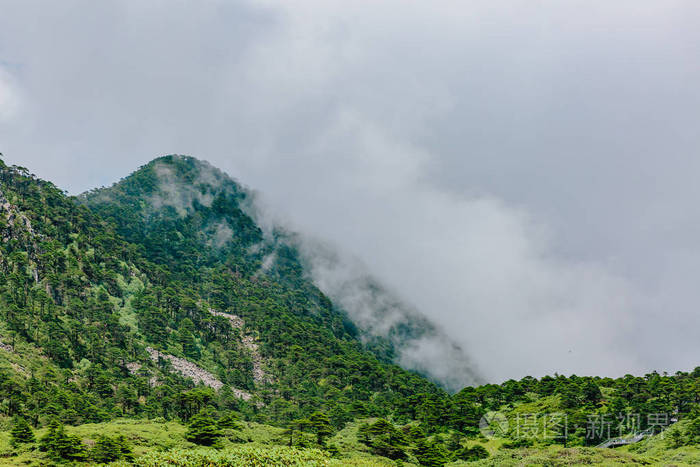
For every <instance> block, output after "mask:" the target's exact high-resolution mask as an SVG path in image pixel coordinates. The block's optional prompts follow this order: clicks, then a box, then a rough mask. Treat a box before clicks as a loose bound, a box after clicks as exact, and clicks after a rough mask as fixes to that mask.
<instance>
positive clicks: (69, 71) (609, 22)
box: [0, 0, 700, 381]
mask: <svg viewBox="0 0 700 467" xmlns="http://www.w3.org/2000/svg"><path fill="white" fill-rule="evenodd" d="M699 26H700V6H698V5H697V3H696V2H692V1H665V2H655V1H639V0H637V1H631V0H629V1H619V2H606V1H586V2H584V1H567V2H562V1H538V2H532V1H516V0H513V1H510V2H500V3H494V2H487V1H474V2H447V1H444V2H443V1H435V2H417V1H415V2H414V1H398V0H396V1H372V2H369V1H356V2H336V1H296V0H287V1H284V2H283V1H274V0H267V1H243V2H233V1H208V2H198V3H188V2H177V3H173V2H165V1H161V2H158V1H151V2H141V1H134V2H126V1H125V2H109V1H104V2H99V3H98V2H89V1H84V2H75V1H64V2H60V3H54V2H51V3H50V2H32V1H21V2H20V1H7V0H0V152H2V153H4V158H5V161H6V162H7V163H14V164H19V165H22V166H26V167H28V168H29V169H30V171H32V172H34V173H36V174H37V175H39V176H41V177H42V178H46V179H49V180H52V181H53V182H55V183H56V184H57V185H58V186H60V187H61V188H65V189H66V190H68V191H69V192H70V193H74V194H77V193H80V192H82V191H84V190H87V189H90V188H93V187H96V186H100V185H106V184H110V183H112V182H114V181H116V180H118V179H119V178H120V177H123V176H125V175H127V174H128V173H129V172H131V171H133V170H134V169H136V168H137V167H138V166H139V165H142V164H144V163H146V162H147V161H149V160H150V159H152V158H154V157H157V156H159V155H163V154H170V153H179V154H190V155H193V156H195V157H198V158H201V159H206V160H208V161H209V162H211V163H212V164H213V165H214V166H217V167H220V168H221V169H223V170H225V171H226V172H227V173H229V174H230V175H232V176H234V177H235V178H237V179H238V180H240V181H242V182H243V183H245V184H246V185H248V186H250V187H252V188H253V189H255V190H256V191H257V192H258V193H259V194H260V195H259V196H260V198H261V199H262V202H263V203H264V204H265V206H266V209H268V210H269V211H270V212H271V215H273V217H274V218H275V219H280V220H281V221H282V222H284V223H285V224H286V225H288V226H289V227H290V228H291V229H293V230H296V231H298V232H300V233H301V234H302V236H305V237H309V238H315V239H322V240H323V242H325V243H326V244H327V245H330V246H331V248H332V249H335V250H337V251H338V252H339V253H338V254H339V256H340V257H341V258H342V259H343V260H342V262H341V263H340V266H337V267H334V272H333V274H335V276H334V277H336V278H338V277H340V278H344V279H343V280H336V279H332V280H329V279H328V277H329V276H327V275H325V276H324V274H323V272H324V270H323V269H319V268H318V266H317V267H316V269H315V270H314V272H313V275H314V277H315V278H316V280H317V282H318V283H319V285H320V286H321V287H322V288H324V287H325V288H326V289H327V291H328V292H329V293H330V294H331V295H338V294H339V293H340V292H342V288H343V287H342V284H344V283H347V281H352V280H353V278H357V277H364V275H365V274H369V275H371V276H372V277H374V278H376V280H377V281H379V282H380V283H382V284H384V285H385V286H386V288H387V290H390V291H391V293H392V294H394V295H395V296H396V297H397V298H398V299H400V300H401V301H402V302H403V303H405V304H407V306H409V307H410V308H411V309H415V310H417V311H418V312H420V313H422V314H424V315H425V316H426V317H427V318H428V319H430V320H431V321H432V322H434V323H435V324H436V325H437V326H438V327H439V328H440V329H442V330H443V331H444V332H445V333H446V334H447V335H449V337H450V339H452V340H453V341H455V342H456V343H457V344H458V345H459V346H460V347H461V348H462V349H463V350H464V352H465V353H466V354H467V355H468V356H469V359H470V360H472V361H473V362H475V365H476V366H477V367H478V369H479V371H480V373H481V374H482V375H483V376H484V378H486V379H487V380H489V381H501V380H504V379H507V378H511V377H512V378H519V377H522V376H525V375H533V376H542V375H544V374H547V373H553V372H559V373H562V374H571V373H576V374H579V375H582V374H601V375H622V374H625V373H643V372H646V371H649V370H652V369H657V370H660V371H663V370H667V371H671V372H672V371H676V370H688V369H691V368H693V367H694V366H696V365H697V364H698V361H697V355H699V354H700V341H699V340H698V339H697V334H698V331H697V330H698V329H699V327H700V314H698V312H697V311H696V307H697V306H698V299H699V298H700V293H699V292H698V290H697V286H696V285H695V282H696V278H697V277H698V276H699V274H700V248H699V247H700V235H698V234H699V233H700V204H699V203H698V202H697V200H698V199H700V196H699V195H700V193H699V192H698V191H700V185H699V184H698V183H697V178H698V175H699V174H700V158H699V157H697V154H698V148H699V147H700V144H699V143H700V132H698V131H697V122H698V121H700V84H698V83H700V59H698V57H699V56H700V27H699ZM308 254H309V255H310V256H309V257H310V258H311V260H313V250H311V251H309V252H308ZM358 265H359V266H358ZM326 273H327V274H330V272H328V271H326ZM324 278H325V279H326V280H324ZM343 281H346V282H343ZM338 284H341V285H340V286H339V285H338ZM348 303H351V302H348ZM348 306H349V305H348ZM351 312H352V310H351ZM356 313H359V311H357V310H356ZM358 316H359V315H358ZM414 350H415V349H414ZM414 353H415V354H418V355H421V356H422V357H423V358H424V360H425V361H426V362H427V363H425V362H424V364H426V365H434V366H435V367H437V366H438V365H440V364H442V363H443V362H444V360H445V359H446V358H450V357H449V356H446V355H445V351H444V350H435V348H434V347H433V346H431V345H430V344H426V345H424V346H421V347H420V348H418V349H417V350H415V352H414ZM453 371H459V370H452V369H450V370H449V371H448V372H453ZM465 371H466V370H465ZM452 376H454V375H452ZM444 377H445V378H448V377H450V375H447V374H445V375H444Z"/></svg>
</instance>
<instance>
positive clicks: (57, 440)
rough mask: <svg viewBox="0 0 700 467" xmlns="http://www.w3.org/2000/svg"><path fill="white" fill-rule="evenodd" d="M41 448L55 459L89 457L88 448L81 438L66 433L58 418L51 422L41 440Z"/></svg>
mask: <svg viewBox="0 0 700 467" xmlns="http://www.w3.org/2000/svg"><path fill="white" fill-rule="evenodd" d="M39 449H40V450H41V451H45V452H46V453H47V454H48V455H49V456H50V457H51V458H53V459H65V460H72V461H85V460H87V458H88V455H87V448H86V446H85V445H84V444H83V443H82V441H81V440H80V438H78V437H77V436H75V435H69V434H66V432H65V429H64V427H63V425H61V424H60V423H58V421H56V420H53V421H52V422H51V423H50V424H49V429H48V431H47V433H46V435H44V436H43V437H42V438H41V439H40V440H39Z"/></svg>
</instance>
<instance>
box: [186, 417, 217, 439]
mask: <svg viewBox="0 0 700 467" xmlns="http://www.w3.org/2000/svg"><path fill="white" fill-rule="evenodd" d="M219 437H221V432H220V431H219V428H218V427H217V426H216V421H215V420H214V418H213V417H212V416H211V414H210V413H209V412H208V411H206V410H203V411H201V412H199V413H198V414H197V415H195V416H194V417H192V418H191V419H190V424H189V426H188V427H187V432H186V433H185V438H186V439H187V441H191V442H193V443H195V444H200V445H202V446H216V445H218V443H219Z"/></svg>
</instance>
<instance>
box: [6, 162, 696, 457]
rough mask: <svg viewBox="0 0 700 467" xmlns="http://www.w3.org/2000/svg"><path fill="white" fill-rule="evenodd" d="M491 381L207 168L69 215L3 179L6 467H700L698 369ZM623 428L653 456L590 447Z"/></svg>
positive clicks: (142, 181) (159, 169) (43, 184)
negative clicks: (596, 424) (472, 465)
mask: <svg viewBox="0 0 700 467" xmlns="http://www.w3.org/2000/svg"><path fill="white" fill-rule="evenodd" d="M440 357H442V360H444V362H440V361H439V358H440ZM504 358H507V356H504ZM396 362H398V363H401V365H402V366H399V365H397V364H396ZM436 367H439V368H436ZM410 369H413V370H417V371H411V370H410ZM451 372H458V373H459V374H458V375H457V376H455V377H451V375H450V373H451ZM471 380H474V381H477V380H478V372H477V371H475V370H474V367H473V365H472V364H471V362H469V359H468V358H467V357H466V356H465V355H464V353H463V352H462V351H461V349H459V348H457V347H456V346H454V345H453V344H451V343H450V342H449V341H448V340H447V339H445V338H444V334H443V333H442V332H441V331H440V330H439V329H437V328H436V327H434V326H433V325H431V324H430V322H429V321H428V320H426V319H425V318H424V317H421V315H420V314H419V313H418V312H417V311H416V310H412V309H411V308H410V306H407V305H406V304H404V303H402V302H401V300H399V299H398V298H396V297H395V296H393V295H392V294H391V293H390V291H387V290H386V289H385V288H383V287H382V285H381V284H380V283H378V282H377V281H376V280H374V279H372V278H371V276H369V275H367V274H366V273H365V272H363V271H360V272H353V271H351V272H348V269H347V268H346V267H345V265H344V264H343V260H341V259H340V258H339V257H338V255H337V254H336V253H335V252H333V251H332V250H328V249H327V248H325V247H321V246H319V245H317V244H315V243H314V242H311V241H308V239H304V238H301V237H300V236H298V235H295V234H294V233H290V232H287V231H285V230H284V229H283V228H280V227H278V226H275V225H274V224H270V223H269V222H266V220H265V219H264V218H263V217H262V216H261V214H260V213H259V212H258V211H257V209H256V200H255V195H254V193H252V192H251V191H250V190H248V189H246V188H245V187H243V186H241V185H240V184H239V183H237V182H236V181H234V180H233V179H231V178H230V177H228V176H227V175H225V174H224V173H222V172H221V171H219V170H217V169H216V168H214V167H212V166H211V165H209V164H207V163H205V162H202V161H199V160H197V159H194V158H191V157H185V156H174V155H173V156H165V157H162V158H158V159H156V160H154V161H152V162H150V163H148V164H146V165H145V166H143V167H141V168H139V169H138V170H137V171H136V172H134V173H133V174H131V175H129V176H128V177H126V178H124V179H123V180H121V181H119V182H118V183H116V184H114V185H113V186H111V187H108V188H100V189H96V190H92V191H90V192H88V193H85V194H83V195H81V196H79V197H71V196H67V195H66V194H65V193H64V192H63V191H61V190H60V189H58V188H57V187H56V186H54V185H53V184H52V183H50V182H47V181H43V180H40V179H38V178H37V177H35V176H33V175H31V174H30V173H29V171H28V170H27V169H25V168H22V167H17V166H7V165H5V164H4V163H3V162H1V161H0V464H3V465H5V464H8V465H55V464H56V463H64V462H73V463H89V464H103V463H109V462H111V461H115V460H121V461H123V462H132V461H133V462H134V463H136V464H137V465H144V466H146V465H148V466H152V465H163V464H169V465H251V464H255V465H358V466H359V465H396V463H397V462H402V463H405V464H407V465H415V464H420V465H426V466H440V465H444V464H446V463H448V462H451V461H459V462H466V461H469V462H472V461H479V462H480V463H481V464H479V465H520V464H522V463H523V462H525V463H531V462H535V463H546V464H552V465H560V460H561V459H562V458H567V459H572V462H574V461H573V460H576V462H578V461H580V462H591V463H594V462H600V463H605V464H606V465H613V464H615V463H619V464H624V463H628V464H629V463H645V464H653V463H655V462H657V461H658V460H659V459H664V462H665V461H668V462H671V461H672V462H673V463H674V465H697V463H698V462H700V450H698V449H697V446H698V445H699V444H700V368H696V369H695V370H694V371H692V372H678V373H676V374H674V375H666V374H664V375H659V374H658V373H650V374H647V375H644V376H631V375H626V376H624V377H622V378H616V379H612V378H600V377H595V376H584V377H579V376H576V375H571V376H569V377H564V376H561V375H554V376H553V377H550V376H546V377H543V378H540V379H537V378H532V377H526V378H523V379H522V380H520V381H514V380H509V381H506V382H504V383H502V384H482V385H478V386H474V385H467V386H466V387H463V388H462V387H460V382H463V381H471ZM435 381H440V383H441V384H442V386H441V385H439V384H436V382H435ZM444 387H448V388H449V389H460V390H459V391H457V392H456V393H454V394H451V393H450V392H448V391H446V390H445V388H444ZM493 411H498V412H499V415H497V416H495V415H493ZM482 416H483V418H482ZM554 416H556V418H552V417H554ZM494 417H495V418H494ZM499 417H500V418H499ZM606 417H607V418H606ZM611 417H612V418H611ZM620 417H622V418H620ZM612 419H614V420H618V421H619V420H623V421H624V423H622V422H620V423H618V425H616V429H617V430H619V434H621V435H623V434H627V435H634V434H636V435H637V436H636V437H634V438H635V439H637V438H638V437H639V436H640V435H639V433H640V430H643V431H644V433H645V435H644V436H643V437H642V438H639V439H644V441H641V442H640V443H639V444H635V445H631V446H629V447H628V448H623V449H626V450H625V451H624V452H623V453H617V454H614V455H611V454H601V453H600V450H598V451H595V450H593V448H590V447H587V446H595V445H598V444H600V443H602V442H608V443H609V442H610V441H608V440H607V438H610V437H612V436H610V433H606V432H604V430H601V429H591V426H590V424H591V423H592V422H591V420H594V421H595V420H601V423H603V422H605V420H608V421H607V422H605V423H608V422H610V420H612ZM489 422H490V423H489ZM555 422H556V423H555ZM520 423H528V425H527V426H525V427H523V428H522V429H521V426H520ZM610 423H612V422H610ZM504 426H505V428H504ZM604 426H608V428H610V426H611V425H610V424H608V425H604ZM604 426H603V427H604ZM669 426H670V427H669ZM547 427H548V428H549V430H550V431H549V432H547V431H546V428H547ZM495 428H499V430H500V431H499V430H496V431H494V429H495ZM666 428H668V430H666ZM533 430H534V431H533ZM543 430H544V431H543ZM655 430H656V431H655ZM663 430H666V431H664V432H663V433H662V434H659V432H660V431H663ZM533 433H534V435H533ZM543 433H544V435H543ZM547 433H549V435H552V436H546V435H547ZM654 434H656V436H654ZM665 434H668V436H669V437H668V439H670V441H669V443H670V444H665V443H666V441H664V438H663V437H662V436H663V435H665ZM485 437H487V438H489V439H487V438H485ZM613 441H614V440H613ZM197 445H200V446H208V447H209V448H207V449H203V450H202V449H194V448H195V447H196V446H197ZM572 446H574V448H572ZM646 450H649V453H650V454H648V455H647V454H645V452H646ZM160 451H167V452H160ZM479 459H482V460H479ZM394 461H396V462H394ZM618 461H619V462H618ZM121 465H123V464H121ZM455 465H457V464H455Z"/></svg>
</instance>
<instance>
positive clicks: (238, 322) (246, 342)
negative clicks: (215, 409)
mask: <svg viewBox="0 0 700 467" xmlns="http://www.w3.org/2000/svg"><path fill="white" fill-rule="evenodd" d="M209 313H211V314H212V315H214V316H221V317H223V318H226V319H228V320H229V322H230V323H231V327H232V328H234V329H241V330H242V329H243V327H244V326H245V321H243V319H242V318H241V317H240V316H236V315H232V314H230V313H222V312H220V311H216V310H212V309H211V308H210V309H209ZM241 341H242V343H243V346H244V347H245V348H246V349H247V350H248V352H249V353H250V357H251V359H252V360H253V380H254V381H255V383H256V384H261V383H271V382H272V376H271V375H268V374H267V373H266V372H265V370H264V369H263V358H262V355H260V349H259V348H258V343H257V342H256V339H255V336H253V335H251V334H244V335H243V338H242V339H241Z"/></svg>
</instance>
